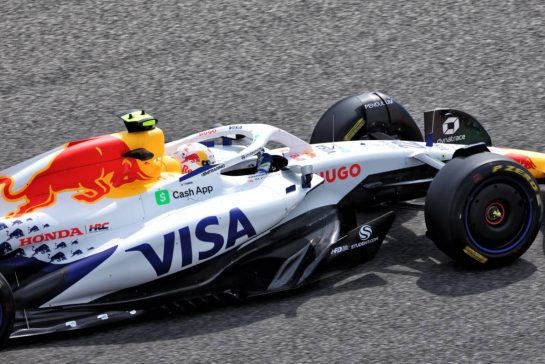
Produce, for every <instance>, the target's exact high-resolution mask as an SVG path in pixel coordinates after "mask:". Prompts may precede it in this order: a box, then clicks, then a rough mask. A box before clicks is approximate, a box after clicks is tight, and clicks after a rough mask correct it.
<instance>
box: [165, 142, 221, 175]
mask: <svg viewBox="0 0 545 364" xmlns="http://www.w3.org/2000/svg"><path fill="white" fill-rule="evenodd" d="M173 157H174V158H176V159H177V160H178V162H179V163H180V167H181V169H182V173H189V172H192V171H194V170H195V169H197V168H199V167H202V166H205V165H208V164H214V163H216V158H214V155H213V154H212V152H211V151H210V149H208V147H207V146H205V145H203V144H201V143H187V144H183V145H180V146H179V147H178V149H176V152H174V155H173Z"/></svg>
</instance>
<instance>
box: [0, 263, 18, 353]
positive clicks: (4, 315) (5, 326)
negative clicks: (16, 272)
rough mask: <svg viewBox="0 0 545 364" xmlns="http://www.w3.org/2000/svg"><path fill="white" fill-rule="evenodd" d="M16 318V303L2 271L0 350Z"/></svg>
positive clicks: (0, 280)
mask: <svg viewBox="0 0 545 364" xmlns="http://www.w3.org/2000/svg"><path fill="white" fill-rule="evenodd" d="M14 320H15V304H14V302H13V293H12V292H11V288H10V286H9V283H8V282H7V281H6V279H5V278H4V276H3V275H2V274H1V273H0V350H1V349H2V348H3V347H4V345H5V344H6V341H7V340H8V339H9V336H10V334H11V331H12V329H13V322H14Z"/></svg>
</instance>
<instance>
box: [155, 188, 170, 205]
mask: <svg viewBox="0 0 545 364" xmlns="http://www.w3.org/2000/svg"><path fill="white" fill-rule="evenodd" d="M155 202H157V205H159V206H162V205H168V204H169V203H170V194H169V193H168V190H159V191H155Z"/></svg>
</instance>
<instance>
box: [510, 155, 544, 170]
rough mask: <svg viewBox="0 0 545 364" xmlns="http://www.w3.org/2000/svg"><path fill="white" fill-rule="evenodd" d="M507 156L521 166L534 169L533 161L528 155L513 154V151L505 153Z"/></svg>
mask: <svg viewBox="0 0 545 364" xmlns="http://www.w3.org/2000/svg"><path fill="white" fill-rule="evenodd" d="M505 156H506V157H507V158H511V159H512V160H514V161H515V162H517V163H518V164H520V165H521V166H523V167H524V168H526V169H536V168H537V166H536V165H535V163H534V162H533V161H532V159H530V157H528V156H526V155H524V154H515V153H508V154H505Z"/></svg>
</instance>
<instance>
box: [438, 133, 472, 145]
mask: <svg viewBox="0 0 545 364" xmlns="http://www.w3.org/2000/svg"><path fill="white" fill-rule="evenodd" d="M464 140H466V136H465V134H462V135H451V136H449V137H446V138H438V139H437V141H436V143H456V142H461V141H464Z"/></svg>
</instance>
